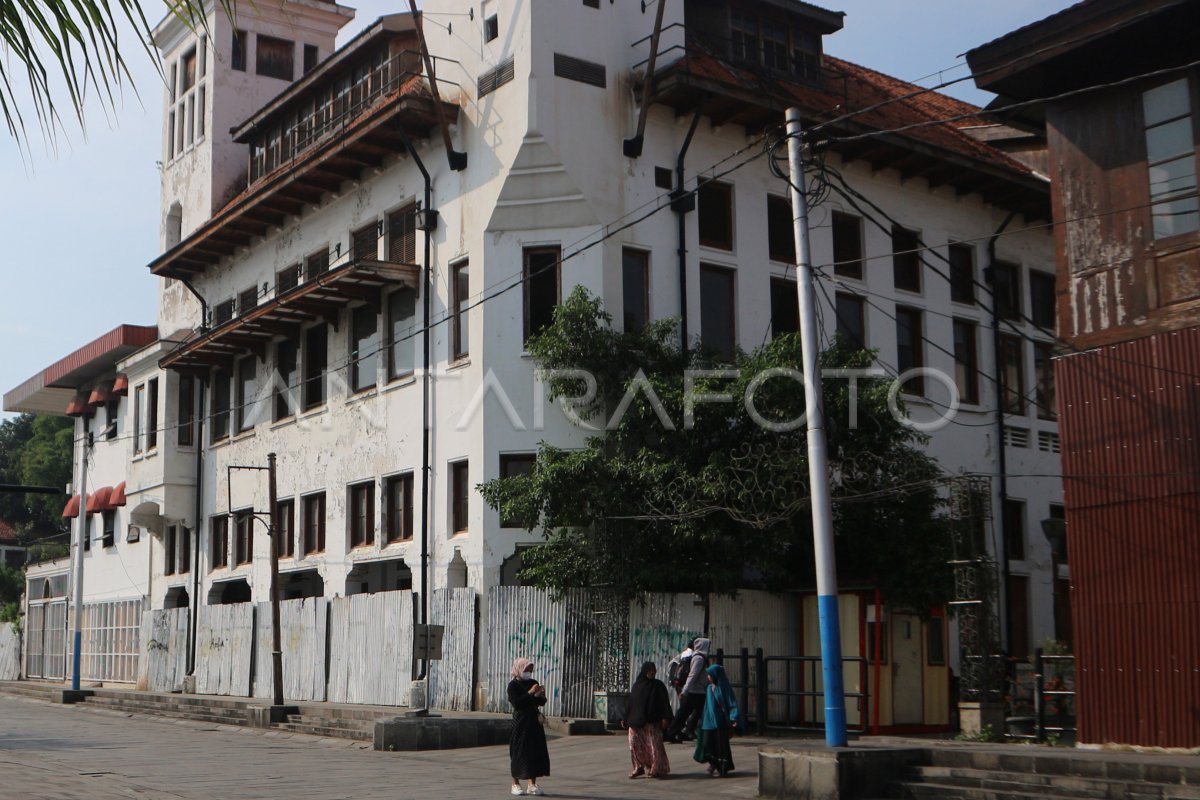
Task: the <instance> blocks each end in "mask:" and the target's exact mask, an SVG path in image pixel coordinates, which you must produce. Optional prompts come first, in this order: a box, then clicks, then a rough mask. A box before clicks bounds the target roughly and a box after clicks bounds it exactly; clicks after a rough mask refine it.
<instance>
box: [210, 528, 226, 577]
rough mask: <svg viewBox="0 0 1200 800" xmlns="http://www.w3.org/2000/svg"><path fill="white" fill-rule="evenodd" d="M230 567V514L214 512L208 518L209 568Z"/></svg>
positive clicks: (211, 569)
mask: <svg viewBox="0 0 1200 800" xmlns="http://www.w3.org/2000/svg"><path fill="white" fill-rule="evenodd" d="M228 567H229V515H228V514H214V515H213V516H211V517H209V518H208V569H209V571H210V572H212V571H213V570H217V569H226V568H228Z"/></svg>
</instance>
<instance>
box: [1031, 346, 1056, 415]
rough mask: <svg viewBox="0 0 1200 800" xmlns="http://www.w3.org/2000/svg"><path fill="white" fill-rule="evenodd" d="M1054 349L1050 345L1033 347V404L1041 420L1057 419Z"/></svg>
mask: <svg viewBox="0 0 1200 800" xmlns="http://www.w3.org/2000/svg"><path fill="white" fill-rule="evenodd" d="M1053 354H1054V348H1053V346H1051V345H1050V344H1046V343H1039V344H1035V345H1034V346H1033V371H1034V373H1035V374H1036V379H1037V391H1036V395H1035V398H1034V399H1035V402H1036V403H1037V415H1038V416H1039V417H1040V418H1042V419H1058V397H1057V393H1056V391H1055V387H1054V361H1053V360H1051V356H1052V355H1053Z"/></svg>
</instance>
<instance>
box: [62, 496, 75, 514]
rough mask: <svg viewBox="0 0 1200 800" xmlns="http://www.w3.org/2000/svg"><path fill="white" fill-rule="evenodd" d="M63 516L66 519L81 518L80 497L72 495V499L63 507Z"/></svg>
mask: <svg viewBox="0 0 1200 800" xmlns="http://www.w3.org/2000/svg"><path fill="white" fill-rule="evenodd" d="M62 515H63V517H64V518H65V519H75V518H76V517H78V516H79V495H77V494H73V495H71V499H70V500H68V501H67V504H66V505H65V506H63V513H62Z"/></svg>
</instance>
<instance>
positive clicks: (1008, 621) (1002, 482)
mask: <svg viewBox="0 0 1200 800" xmlns="http://www.w3.org/2000/svg"><path fill="white" fill-rule="evenodd" d="M1016 216H1017V212H1015V211H1011V212H1009V214H1008V216H1007V217H1005V218H1004V222H1002V223H1000V227H999V228H997V229H996V232H995V233H993V234H992V236H991V238H990V239H988V243H987V254H988V265H987V269H986V270H985V276H986V277H987V278H988V283H989V284H991V286H992V359H993V362H994V363H995V366H996V442H997V448H996V449H997V452H998V454H999V456H998V458H997V462H996V463H997V467H998V468H999V472H1000V474H999V481H998V483H997V496H998V497H999V500H1000V502H999V504H998V505H997V507H996V511H995V513H994V514H993V518H994V519H995V520H996V521H997V524H998V525H999V526H1000V540H999V548H998V549H999V550H1000V553H999V555H1000V582H1001V587H1000V592H999V593H998V594H999V597H1002V598H1003V599H1004V601H1005V602H1003V603H1001V604H1000V609H999V610H1000V611H1002V612H1003V614H1004V643H1003V644H1004V647H1003V649H1004V652H1005V653H1008V652H1011V650H1012V615H1011V614H1009V613H1008V604H1007V601H1008V576H1009V569H1010V565H1009V562H1008V547H1007V546H1006V545H1005V541H1004V523H1005V520H1004V503H1005V501H1007V500H1008V454H1007V452H1006V451H1005V445H1004V431H1005V425H1004V376H1003V373H1002V372H1001V369H1000V308H999V305H1000V304H999V301H998V300H997V298H996V240H997V239H998V238H1000V235H1001V234H1002V233H1004V229H1005V228H1007V227H1008V226H1009V223H1011V222H1012V221H1013V219H1014V218H1015V217H1016ZM998 599H999V598H998Z"/></svg>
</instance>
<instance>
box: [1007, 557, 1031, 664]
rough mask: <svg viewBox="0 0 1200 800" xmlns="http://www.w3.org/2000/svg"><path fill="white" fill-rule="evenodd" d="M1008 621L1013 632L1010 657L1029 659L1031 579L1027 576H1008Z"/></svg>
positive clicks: (1009, 649) (1009, 647) (1009, 648)
mask: <svg viewBox="0 0 1200 800" xmlns="http://www.w3.org/2000/svg"><path fill="white" fill-rule="evenodd" d="M1007 599H1008V619H1009V627H1010V628H1011V630H1012V641H1010V642H1009V645H1008V655H1009V656H1010V657H1012V658H1016V659H1026V658H1029V578H1028V577H1027V576H1025V575H1009V576H1008V592H1007Z"/></svg>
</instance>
